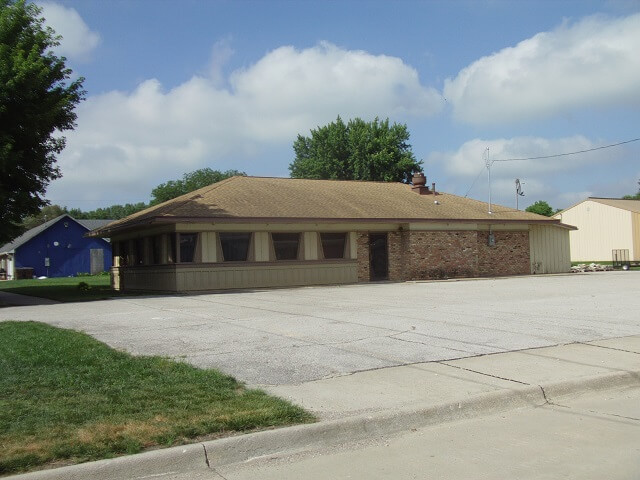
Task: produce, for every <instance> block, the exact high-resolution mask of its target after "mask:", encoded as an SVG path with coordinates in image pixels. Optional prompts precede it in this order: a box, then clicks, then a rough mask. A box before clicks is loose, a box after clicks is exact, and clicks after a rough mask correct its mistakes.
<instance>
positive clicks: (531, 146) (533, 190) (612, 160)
mask: <svg viewBox="0 0 640 480" xmlns="http://www.w3.org/2000/svg"><path fill="white" fill-rule="evenodd" d="M605 143H607V142H596V141H593V140H590V139H588V138H586V137H584V136H582V135H575V136H571V137H565V138H558V139H547V138H541V137H514V138H508V139H507V138H499V139H491V140H485V139H478V138H476V139H473V140H469V141H467V142H465V143H464V144H463V145H461V146H460V147H459V148H458V149H457V150H456V151H449V152H433V153H432V154H431V155H430V156H429V157H428V158H427V160H426V162H425V163H426V165H427V171H429V169H435V167H436V166H437V167H439V168H441V169H443V170H444V172H445V173H446V174H447V175H448V178H447V181H446V182H444V185H443V189H444V190H446V191H449V192H451V193H455V194H457V195H466V194H469V196H470V197H472V198H477V199H482V200H485V196H486V194H487V191H488V190H487V188H488V187H487V182H488V179H487V171H486V167H485V158H486V157H485V155H486V149H487V147H489V159H490V161H491V162H492V164H491V190H492V194H493V197H494V202H495V203H500V204H503V205H508V206H514V205H515V200H514V198H515V179H516V178H519V179H520V180H521V182H522V189H523V191H524V192H525V195H526V197H525V198H521V199H520V205H521V206H523V205H524V206H526V205H528V204H530V203H533V202H534V201H535V200H546V201H548V202H549V203H550V204H551V205H552V206H553V207H564V206H566V205H567V204H568V203H569V202H571V201H573V200H574V199H575V198H580V196H581V195H583V193H584V192H583V191H582V190H584V185H580V184H575V183H573V182H572V181H571V179H572V178H581V177H582V176H583V175H584V174H585V173H586V172H589V171H590V170H592V169H594V168H606V166H607V165H611V168H610V170H616V169H617V167H616V166H617V165H619V164H620V163H621V162H624V161H625V159H626V158H628V157H627V156H626V155H627V154H628V152H627V151H626V150H625V149H624V148H618V149H603V150H595V151H592V152H586V153H581V154H577V155H567V156H561V157H555V158H541V159H533V160H522V161H520V160H513V161H502V160H509V159H523V158H529V157H544V156H548V155H556V154H560V153H570V152H576V151H581V150H588V149H592V148H596V147H599V146H603V145H604V144H605ZM588 188H591V187H588ZM573 189H580V192H571V190H573ZM607 191H608V190H607Z"/></svg>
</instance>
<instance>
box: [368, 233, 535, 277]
mask: <svg viewBox="0 0 640 480" xmlns="http://www.w3.org/2000/svg"><path fill="white" fill-rule="evenodd" d="M494 237H495V240H496V242H495V245H493V246H489V245H488V241H489V232H486V231H463V230H459V231H433V232H415V231H414V232H409V231H399V232H398V231H394V232H389V233H388V251H389V280H394V281H405V280H427V279H438V278H456V277H479V276H496V275H520V274H527V273H530V272H529V269H530V267H529V232H527V231H522V232H504V231H501V232H494ZM358 280H359V281H361V282H362V281H368V280H369V235H368V233H365V232H360V233H358Z"/></svg>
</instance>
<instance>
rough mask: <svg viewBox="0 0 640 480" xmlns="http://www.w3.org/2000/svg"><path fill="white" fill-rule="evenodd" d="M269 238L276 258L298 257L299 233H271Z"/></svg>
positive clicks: (293, 258)
mask: <svg viewBox="0 0 640 480" xmlns="http://www.w3.org/2000/svg"><path fill="white" fill-rule="evenodd" d="M271 240H272V241H273V249H274V250H275V252H276V260H297V259H298V246H299V245H300V234H299V233H272V234H271Z"/></svg>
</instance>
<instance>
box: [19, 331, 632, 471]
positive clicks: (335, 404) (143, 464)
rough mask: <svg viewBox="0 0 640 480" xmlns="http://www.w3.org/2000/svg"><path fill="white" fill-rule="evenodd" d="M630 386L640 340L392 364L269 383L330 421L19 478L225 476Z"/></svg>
mask: <svg viewBox="0 0 640 480" xmlns="http://www.w3.org/2000/svg"><path fill="white" fill-rule="evenodd" d="M625 388H636V389H637V388H640V336H632V337H623V338H615V339H607V340H600V341H594V342H588V343H573V344H567V345H560V346H553V347H544V348H537V349H529V350H522V351H517V352H508V353H498V354H491V355H482V356H477V357H471V358H464V359H460V360H451V361H440V362H429V363H419V364H413V365H405V366H400V367H390V368H382V369H376V370H371V371H365V372H358V373H354V374H351V375H346V376H342V377H335V378H330V379H325V380H317V381H312V382H307V383H303V384H300V385H289V386H278V387H269V388H268V390H269V391H270V392H271V393H275V394H278V395H280V396H283V397H285V398H289V399H291V400H292V401H294V402H296V403H298V404H301V405H302V406H304V407H306V408H307V409H310V410H312V411H314V412H316V413H317V414H318V416H319V417H320V419H321V421H320V422H318V423H316V424H311V425H301V426H295V427H290V428H282V429H277V430H270V431H265V432H259V433H254V434H247V435H239V436H235V437H229V438H224V439H220V440H215V441H209V442H203V443H196V444H192V445H186V446H182V447H174V448H169V449H164V450H155V451H151V452H146V453H143V454H139V455H132V456H128V457H120V458H117V459H114V460H103V461H99V462H92V463H86V464H82V465H77V466H72V467H63V468H59V469H54V470H47V471H41V472H35V473H31V474H26V475H21V476H15V477H12V478H16V479H23V480H27V479H51V480H53V479H69V480H73V479H85V478H101V479H134V478H212V479H219V478H223V477H221V476H219V475H218V473H217V472H218V471H220V469H228V468H229V467H230V466H232V465H234V464H239V463H241V462H246V461H247V460H250V459H256V458H261V457H267V456H269V457H270V456H274V457H280V456H282V455H291V454H297V453H301V452H305V451H308V450H318V449H327V448H335V447H337V446H339V445H344V444H351V443H354V442H367V441H372V439H376V438H381V437H384V436H388V435H396V434H399V433H405V432H412V431H416V430H417V429H421V428H423V427H426V426H430V425H431V426H433V425H440V424H446V423H447V422H455V421H459V420H465V419H480V418H484V417H486V416H489V415H495V414H499V413H502V412H513V411H514V409H517V408H527V409H531V408H532V407H541V406H549V405H550V404H551V403H556V402H557V401H558V400H564V401H565V402H566V401H567V399H571V398H575V397H576V396H579V395H584V394H589V395H596V394H598V392H605V393H606V392H612V393H611V395H615V392H616V391H619V390H620V389H625ZM633 408H635V409H636V411H634V412H632V413H633V415H632V416H635V417H636V418H640V411H637V410H640V407H637V406H635V404H634V407H633ZM505 415H506V413H505ZM632 420H633V419H632ZM639 443H640V442H639ZM620 448H624V447H623V446H621V447H620ZM634 448H635V447H634ZM639 448H640V447H639ZM316 473H317V472H316ZM389 478H390V477H389Z"/></svg>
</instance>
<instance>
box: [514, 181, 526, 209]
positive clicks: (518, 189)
mask: <svg viewBox="0 0 640 480" xmlns="http://www.w3.org/2000/svg"><path fill="white" fill-rule="evenodd" d="M522 185H524V183H523V184H522ZM518 197H524V192H523V191H522V187H521V185H520V179H519V178H516V210H520V209H519V208H518Z"/></svg>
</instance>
